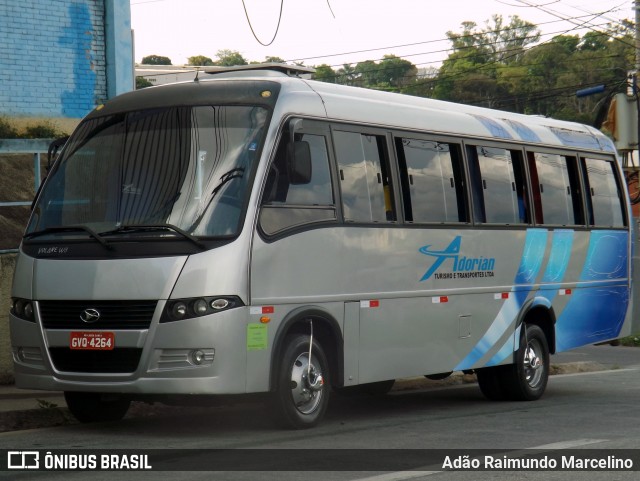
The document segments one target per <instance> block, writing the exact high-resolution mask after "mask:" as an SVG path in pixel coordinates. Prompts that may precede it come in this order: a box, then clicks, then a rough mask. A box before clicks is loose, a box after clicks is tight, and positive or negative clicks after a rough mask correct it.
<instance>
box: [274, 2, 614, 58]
mask: <svg viewBox="0 0 640 481" xmlns="http://www.w3.org/2000/svg"><path fill="white" fill-rule="evenodd" d="M617 8H619V7H614V8H613V9H610V10H608V11H607V12H605V13H610V12H612V11H614V10H615V9H617ZM594 15H595V18H597V17H598V15H597V14H594V13H591V14H587V15H577V16H574V17H567V18H566V19H563V18H559V20H549V21H547V22H540V23H531V22H527V23H530V24H531V25H533V26H534V27H536V28H538V27H540V26H541V25H548V24H552V23H560V22H564V21H570V20H581V19H584V18H588V17H594ZM523 20H524V19H523ZM524 21H525V22H526V20H524ZM571 23H573V22H571ZM585 23H588V22H585ZM602 25H605V24H601V25H596V27H600V26H602ZM517 28H518V27H512V28H503V29H498V30H490V31H488V32H485V33H499V32H508V31H510V30H515V29H517ZM585 28H588V27H585ZM574 29H575V28H574ZM574 29H571V30H574ZM475 35H477V34H474V33H470V34H468V35H461V36H460V37H458V38H460V39H464V38H471V37H474V36H475ZM542 35H545V36H546V35H549V34H542ZM450 40H451V39H450V38H448V37H447V38H440V39H435V40H425V41H422V42H413V43H405V44H400V45H391V46H386V47H376V48H369V49H363V50H353V51H348V52H340V53H332V54H326V55H315V56H313V57H302V58H295V59H288V60H286V61H287V62H304V61H307V60H314V59H318V58H330V57H340V56H344V55H355V54H359V53H366V52H377V51H381V50H390V49H396V48H405V47H415V46H416V45H426V44H431V43H439V42H448V41H450ZM447 50H450V49H447ZM439 52H441V51H435V52H426V53H423V54H420V55H426V54H430V53H439ZM411 55H414V56H415V55H418V54H411ZM404 56H409V55H403V57H404Z"/></svg>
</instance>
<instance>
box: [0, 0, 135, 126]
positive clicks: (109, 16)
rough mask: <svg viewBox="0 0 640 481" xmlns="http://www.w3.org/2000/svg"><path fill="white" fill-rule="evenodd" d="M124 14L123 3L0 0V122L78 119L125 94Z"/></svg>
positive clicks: (129, 80) (128, 50)
mask: <svg viewBox="0 0 640 481" xmlns="http://www.w3.org/2000/svg"><path fill="white" fill-rule="evenodd" d="M113 12H117V15H116V16H114V14H113ZM129 12H130V11H129V1H128V0H47V1H42V0H0V115H3V116H38V117H65V118H79V117H83V116H84V115H86V114H87V113H88V112H90V111H91V110H92V109H93V108H94V107H95V106H96V105H98V104H100V103H102V102H104V101H105V100H107V98H109V95H110V92H112V93H111V95H112V96H113V95H115V93H116V92H117V93H121V92H123V91H127V90H131V89H132V88H133V87H132V85H133V69H132V44H131V26H130V25H131V24H130V13H129ZM110 38H117V39H119V42H118V45H117V46H115V47H111V46H108V45H107V42H108V39H110ZM112 48H115V50H112V53H111V54H110V57H109V58H107V50H109V49H112ZM114 72H117V74H118V76H114ZM110 75H111V77H112V78H110Z"/></svg>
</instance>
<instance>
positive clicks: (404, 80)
mask: <svg viewBox="0 0 640 481" xmlns="http://www.w3.org/2000/svg"><path fill="white" fill-rule="evenodd" d="M378 72H379V73H378V83H379V84H385V83H386V84H389V85H390V86H391V87H393V90H399V89H400V87H402V86H404V85H407V84H409V83H410V82H412V81H413V80H414V79H415V76H416V74H417V72H418V69H417V68H416V66H415V65H413V64H412V63H411V62H409V61H408V60H404V59H401V58H400V57H396V56H395V55H385V56H384V57H382V60H381V61H380V63H379V64H378Z"/></svg>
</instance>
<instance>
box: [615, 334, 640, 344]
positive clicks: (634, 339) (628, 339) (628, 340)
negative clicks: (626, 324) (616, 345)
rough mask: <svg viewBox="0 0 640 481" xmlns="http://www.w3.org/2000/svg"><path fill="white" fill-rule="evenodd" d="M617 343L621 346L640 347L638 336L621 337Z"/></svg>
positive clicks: (639, 337) (639, 336)
mask: <svg viewBox="0 0 640 481" xmlns="http://www.w3.org/2000/svg"><path fill="white" fill-rule="evenodd" d="M618 341H619V342H620V345H621V346H627V347H640V335H636V336H627V337H623V338H621V339H618Z"/></svg>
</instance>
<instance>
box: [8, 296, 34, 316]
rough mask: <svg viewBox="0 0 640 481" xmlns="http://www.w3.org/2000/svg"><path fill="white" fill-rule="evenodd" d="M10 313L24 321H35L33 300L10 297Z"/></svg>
mask: <svg viewBox="0 0 640 481" xmlns="http://www.w3.org/2000/svg"><path fill="white" fill-rule="evenodd" d="M11 301H12V302H13V305H12V307H11V314H13V315H14V316H16V317H18V318H20V319H23V320H25V321H31V322H35V320H36V316H35V312H34V308H33V302H32V301H30V300H28V299H20V298H12V299H11Z"/></svg>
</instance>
